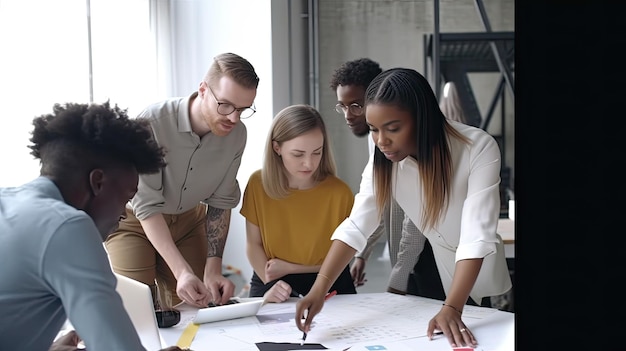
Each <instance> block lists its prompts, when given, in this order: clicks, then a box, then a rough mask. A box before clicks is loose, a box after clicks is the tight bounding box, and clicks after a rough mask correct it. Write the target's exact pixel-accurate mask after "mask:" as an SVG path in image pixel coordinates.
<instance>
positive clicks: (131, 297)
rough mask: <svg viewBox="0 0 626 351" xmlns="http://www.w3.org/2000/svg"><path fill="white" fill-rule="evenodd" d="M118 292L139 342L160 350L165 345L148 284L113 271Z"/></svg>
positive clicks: (149, 348) (153, 349) (149, 349)
mask: <svg viewBox="0 0 626 351" xmlns="http://www.w3.org/2000/svg"><path fill="white" fill-rule="evenodd" d="M114 274H115V277H116V278H117V287H116V289H115V290H117V292H118V294H120V296H121V297H122V302H123V303H124V308H125V309H126V312H127V313H128V315H129V316H130V320H131V321H132V322H133V325H134V326H135V330H136V331H137V334H138V335H139V338H140V339H141V344H142V345H143V347H145V348H146V350H148V351H156V350H161V349H163V348H165V347H166V344H165V342H164V341H163V338H162V337H161V333H159V326H158V324H157V320H156V316H155V314H154V305H153V303H152V293H151V292H150V287H148V285H146V284H144V283H141V282H138V281H136V280H134V279H131V278H128V277H125V276H123V275H121V274H117V273H115V272H114Z"/></svg>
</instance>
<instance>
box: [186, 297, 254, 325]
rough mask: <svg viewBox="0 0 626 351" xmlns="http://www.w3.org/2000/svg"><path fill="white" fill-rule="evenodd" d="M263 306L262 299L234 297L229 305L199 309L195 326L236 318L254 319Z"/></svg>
mask: <svg viewBox="0 0 626 351" xmlns="http://www.w3.org/2000/svg"><path fill="white" fill-rule="evenodd" d="M261 306H263V298H262V297H258V298H257V297H251V298H237V297H234V298H232V299H231V300H230V301H229V303H228V304H225V305H221V306H214V307H206V308H201V309H199V310H198V313H197V314H196V317H195V318H194V320H193V322H194V323H195V324H202V323H210V322H217V321H224V320H229V319H235V318H243V317H253V316H256V314H257V313H258V312H259V310H260V309H261Z"/></svg>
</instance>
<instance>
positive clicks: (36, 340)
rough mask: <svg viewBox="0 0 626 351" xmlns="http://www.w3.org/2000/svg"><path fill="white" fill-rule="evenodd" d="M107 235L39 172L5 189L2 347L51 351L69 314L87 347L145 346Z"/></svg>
mask: <svg viewBox="0 0 626 351" xmlns="http://www.w3.org/2000/svg"><path fill="white" fill-rule="evenodd" d="M116 282H117V281H116V279H115V276H114V275H113V272H112V271H111V266H110V264H109V260H108V258H107V254H106V251H105V250H104V247H103V245H102V237H101V235H100V232H99V231H98V229H97V228H96V226H95V224H94V222H93V220H92V219H91V217H89V216H88V215H87V214H86V213H85V212H83V211H80V210H77V209H75V208H74V207H72V206H70V205H68V204H66V203H65V202H64V201H63V197H62V195H61V192H60V191H59V189H58V188H57V186H56V185H55V184H54V183H53V182H52V181H51V180H50V179H48V178H46V177H39V178H36V179H35V180H33V181H31V182H29V183H27V184H24V185H22V186H19V187H13V188H0V311H2V318H0V350H48V348H49V347H50V345H51V344H52V342H53V340H54V338H55V337H56V335H57V334H58V333H59V330H60V329H61V327H62V326H63V324H64V323H65V321H66V319H68V318H69V320H70V322H71V323H72V325H73V326H74V327H75V329H76V332H77V333H78V335H79V336H80V337H81V338H82V339H83V340H84V342H85V345H86V346H87V349H88V350H89V351H96V350H144V348H143V347H142V346H141V341H140V339H139V337H138V335H137V333H136V332H135V329H134V327H133V325H132V322H131V320H130V318H129V316H128V314H127V313H126V310H125V309H124V305H123V304H122V299H121V297H120V296H119V294H118V293H117V292H116V291H115V287H116Z"/></svg>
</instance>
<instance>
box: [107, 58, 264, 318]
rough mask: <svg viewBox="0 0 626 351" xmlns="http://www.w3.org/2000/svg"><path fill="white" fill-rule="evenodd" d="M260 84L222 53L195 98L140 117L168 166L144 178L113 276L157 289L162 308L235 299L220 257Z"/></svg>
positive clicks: (247, 67) (117, 235)
mask: <svg viewBox="0 0 626 351" xmlns="http://www.w3.org/2000/svg"><path fill="white" fill-rule="evenodd" d="M258 84H259V77H258V76H257V74H256V72H255V70H254V67H253V66H252V65H251V64H250V62H248V61H247V60H246V59H244V58H242V57H240V56H238V55H236V54H233V53H224V54H220V55H218V56H216V57H215V58H214V61H213V63H212V65H211V67H210V68H209V70H208V72H207V73H206V75H205V77H204V78H203V79H202V80H201V81H200V84H199V87H198V90H197V91H195V92H193V93H192V94H191V95H189V96H187V97H180V98H172V99H168V100H165V101H162V102H158V103H155V104H152V105H150V106H148V107H147V108H146V109H145V110H143V111H142V112H141V113H140V114H139V116H138V118H145V119H148V120H149V121H150V127H151V129H152V133H153V134H154V137H155V139H156V141H157V142H158V143H159V145H160V146H162V147H163V148H164V149H165V151H166V156H165V160H166V162H167V166H166V167H165V168H164V169H163V170H162V171H161V172H159V173H156V174H152V175H145V176H143V175H142V176H140V177H139V186H138V191H137V194H136V195H135V196H134V197H133V198H132V199H131V200H130V201H129V203H128V205H127V207H126V218H125V219H123V220H121V221H120V223H119V229H118V230H117V231H115V232H114V233H113V234H112V235H111V236H109V238H108V239H107V241H106V248H107V251H108V253H109V256H110V259H111V264H112V267H113V270H114V271H115V272H117V273H119V274H122V275H124V276H127V277H129V278H132V279H135V280H138V281H140V282H142V283H144V284H147V285H149V286H150V287H151V288H152V291H153V297H154V301H155V305H156V306H155V307H156V308H162V309H164V308H169V307H172V306H175V305H177V304H178V303H180V302H181V301H182V302H185V303H187V304H189V305H192V306H196V307H206V306H207V305H208V304H209V303H210V302H213V303H215V304H224V303H226V302H227V301H228V299H229V298H231V297H232V296H233V292H234V289H235V286H234V284H233V283H232V282H231V281H230V280H229V279H228V278H226V277H224V276H223V275H222V255H223V252H224V246H225V244H226V238H227V236H228V230H229V226H230V216H231V209H232V208H234V207H235V206H237V204H238V203H239V200H240V198H241V190H240V187H239V183H238V182H237V179H236V176H237V172H238V170H239V166H240V164H241V158H242V155H243V151H244V148H245V145H246V138H247V130H246V127H245V125H244V124H243V123H240V119H243V118H248V117H251V116H252V115H253V114H254V113H255V112H256V111H255V107H254V99H255V97H256V92H257V87H258Z"/></svg>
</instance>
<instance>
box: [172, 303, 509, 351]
mask: <svg viewBox="0 0 626 351" xmlns="http://www.w3.org/2000/svg"><path fill="white" fill-rule="evenodd" d="M296 301H297V299H294V298H292V299H290V300H289V301H286V302H283V303H279V304H274V303H272V304H267V305H265V306H263V307H262V308H261V310H260V311H259V314H258V315H257V317H261V318H264V317H265V318H269V319H272V320H274V323H267V322H263V323H261V322H260V320H259V318H257V317H247V318H239V319H235V320H230V321H222V322H214V323H206V324H202V325H200V328H199V329H198V332H197V334H196V337H195V338H194V342H193V344H192V345H191V349H192V350H194V351H202V350H240V351H247V350H254V351H258V350H259V349H258V347H257V346H256V343H258V342H288V343H294V344H298V343H299V342H300V339H301V337H302V333H301V332H299V331H298V329H297V328H296V326H295V322H294V320H293V317H294V316H295V304H296ZM440 308H441V301H438V300H432V299H427V298H422V297H417V296H411V295H407V296H401V295H396V294H391V293H369V294H355V295H337V296H335V297H333V298H331V299H330V300H328V301H327V302H326V304H325V305H324V308H323V309H322V311H321V312H320V313H319V314H318V315H317V316H316V318H315V320H314V327H313V328H312V330H311V332H310V333H309V335H308V337H307V343H319V344H322V345H324V346H326V347H327V348H328V349H329V350H344V349H346V348H348V347H349V350H350V351H368V350H372V349H376V348H372V346H376V345H378V346H383V347H384V349H382V348H378V349H379V350H388V351H408V350H432V351H437V350H442V351H443V350H445V351H450V350H451V347H450V344H449V343H448V340H447V338H446V337H445V336H443V335H440V336H436V337H435V338H434V339H433V340H428V338H427V337H426V336H425V335H426V328H427V326H428V321H429V320H430V319H431V318H432V317H433V316H434V315H435V314H436V313H437V311H439V310H440ZM180 309H181V311H182V318H181V323H179V324H178V325H176V326H174V327H172V328H166V329H161V334H162V336H163V339H164V340H165V341H166V343H167V345H175V344H176V343H177V341H178V339H179V337H180V335H181V334H182V332H183V331H184V330H185V328H186V326H187V325H188V323H189V322H190V321H191V320H192V319H193V317H194V316H195V313H196V309H194V308H190V307H188V306H183V307H181V308H180ZM463 315H464V317H463V321H464V323H465V324H466V325H467V326H468V328H470V330H472V332H473V333H474V335H475V336H476V338H477V339H478V342H479V345H478V347H477V348H476V349H475V350H476V351H481V350H482V351H495V350H498V351H507V350H514V349H515V345H514V344H515V343H514V340H515V337H514V336H515V318H514V316H515V315H514V314H513V313H510V312H503V311H499V310H496V309H491V308H483V307H475V306H466V307H465V310H464V314H463ZM278 317H281V318H282V321H278V319H279V318H278ZM368 346H369V347H370V348H368Z"/></svg>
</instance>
